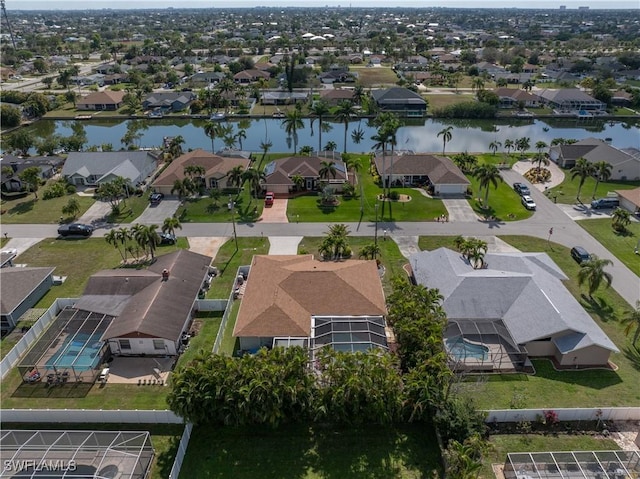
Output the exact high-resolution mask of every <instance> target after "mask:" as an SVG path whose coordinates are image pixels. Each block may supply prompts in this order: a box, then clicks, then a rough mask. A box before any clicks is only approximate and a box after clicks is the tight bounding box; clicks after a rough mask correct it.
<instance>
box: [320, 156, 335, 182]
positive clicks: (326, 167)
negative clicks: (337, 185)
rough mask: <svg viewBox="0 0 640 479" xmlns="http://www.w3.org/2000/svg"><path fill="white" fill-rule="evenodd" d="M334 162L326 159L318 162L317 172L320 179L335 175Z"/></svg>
mask: <svg viewBox="0 0 640 479" xmlns="http://www.w3.org/2000/svg"><path fill="white" fill-rule="evenodd" d="M336 173H337V170H336V162H335V161H327V160H322V161H321V162H320V170H318V174H319V175H320V179H323V180H327V179H328V178H329V175H331V176H332V177H333V178H335V177H336Z"/></svg>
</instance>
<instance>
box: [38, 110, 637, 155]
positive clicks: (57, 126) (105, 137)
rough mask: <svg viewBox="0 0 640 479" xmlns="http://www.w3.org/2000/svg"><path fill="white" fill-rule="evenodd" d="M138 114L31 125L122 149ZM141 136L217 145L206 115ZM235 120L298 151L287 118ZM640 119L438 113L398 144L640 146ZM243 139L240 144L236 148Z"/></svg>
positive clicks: (325, 138)
mask: <svg viewBox="0 0 640 479" xmlns="http://www.w3.org/2000/svg"><path fill="white" fill-rule="evenodd" d="M131 121H132V120H119V121H118V120H116V121H111V120H90V121H83V120H69V121H61V120H55V121H53V120H41V121H38V122H36V123H35V124H33V125H31V126H30V127H28V128H29V130H30V131H31V132H32V133H33V134H34V136H36V137H39V138H42V137H46V136H48V135H52V134H56V135H61V136H70V135H72V133H73V130H72V127H74V128H75V129H76V130H77V129H78V128H82V129H83V130H84V132H85V134H86V136H87V144H86V145H85V147H88V146H91V145H98V146H99V145H101V144H105V143H111V144H112V145H113V148H114V149H116V150H118V149H120V148H123V147H124V144H123V143H122V142H121V140H122V138H123V137H124V136H125V134H126V133H127V128H128V126H130V125H131ZM134 121H135V123H134V125H136V126H137V127H139V130H138V133H139V134H140V137H139V140H137V141H136V144H137V145H138V146H139V147H143V148H144V147H160V146H161V145H162V141H163V138H164V137H172V136H178V135H181V136H182V137H183V138H184V140H185V143H184V145H183V149H184V150H185V151H186V150H188V149H196V148H203V149H205V150H209V151H210V150H211V139H210V138H209V137H207V136H206V135H205V133H204V128H203V127H204V124H205V121H204V120H192V119H161V120H146V119H145V120H134ZM227 123H228V124H230V125H232V126H233V128H234V132H236V133H237V132H238V131H239V130H240V129H244V130H245V134H246V138H245V139H243V141H242V149H244V150H248V151H261V148H260V144H261V143H262V142H264V141H265V140H268V141H270V142H271V143H272V144H273V146H272V147H271V149H270V151H271V152H286V151H293V141H292V139H291V138H288V135H287V133H286V132H285V130H284V127H283V126H282V120H280V119H275V118H268V119H242V120H241V121H238V120H234V121H229V122H226V121H222V122H221V124H223V125H224V124H227ZM303 123H304V127H303V128H301V129H298V131H297V135H298V141H297V147H298V150H299V149H300V148H301V147H302V146H305V145H308V146H311V147H313V148H314V149H317V148H318V140H319V136H318V134H319V123H318V120H317V119H316V120H315V121H314V122H312V121H311V120H310V119H304V120H303ZM324 123H325V126H326V125H329V127H330V131H325V132H323V133H322V146H324V145H326V144H327V142H329V141H332V142H334V143H335V144H336V145H337V150H338V151H342V150H343V145H344V132H345V127H344V124H342V123H335V122H329V121H326V120H325V121H324ZM639 125H640V122H638V120H635V121H630V122H620V121H611V122H609V121H602V120H598V121H596V120H575V119H571V120H546V119H545V120H533V119H527V120H508V121H506V120H491V121H488V120H436V119H419V120H416V119H406V120H403V126H402V127H401V128H400V129H399V130H398V132H397V145H396V149H409V150H413V151H416V152H438V151H440V152H441V151H442V147H443V143H442V137H438V132H440V131H441V130H442V129H444V128H446V127H448V126H452V127H453V129H452V130H451V140H450V141H449V142H448V143H447V147H446V151H468V152H482V151H489V144H490V143H491V142H494V141H498V142H500V143H502V144H504V142H505V140H507V139H511V140H514V141H515V140H517V139H518V138H522V137H528V138H529V139H530V145H531V146H530V150H531V151H534V150H535V144H536V142H538V141H544V142H546V143H547V144H549V143H551V141H552V140H553V139H554V138H567V139H569V138H573V139H576V140H581V139H584V138H589V137H594V138H599V139H602V140H607V141H610V142H611V144H612V145H613V146H615V147H617V148H628V147H634V148H640V126H639ZM354 130H361V131H362V140H361V141H360V143H359V144H358V143H356V142H355V141H354V139H353V138H352V132H353V131H354ZM375 133H376V128H375V127H374V126H373V125H371V123H370V120H367V119H363V120H359V121H353V122H350V123H349V126H348V128H347V151H353V152H363V151H370V150H371V149H372V147H373V145H374V144H375V142H374V141H373V140H371V137H372V136H373V135H375ZM214 146H215V149H216V150H219V149H222V148H224V143H223V141H222V139H220V138H216V139H215V144H214ZM239 147H240V145H239V144H236V148H239Z"/></svg>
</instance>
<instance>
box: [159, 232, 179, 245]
mask: <svg viewBox="0 0 640 479" xmlns="http://www.w3.org/2000/svg"><path fill="white" fill-rule="evenodd" d="M158 236H159V237H160V244H162V245H165V244H176V236H175V235H172V234H169V233H160V234H158Z"/></svg>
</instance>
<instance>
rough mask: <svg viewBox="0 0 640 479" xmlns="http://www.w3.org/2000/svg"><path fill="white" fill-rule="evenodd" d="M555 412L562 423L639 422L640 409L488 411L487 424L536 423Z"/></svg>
mask: <svg viewBox="0 0 640 479" xmlns="http://www.w3.org/2000/svg"><path fill="white" fill-rule="evenodd" d="M550 410H553V411H554V412H555V413H556V414H557V415H558V419H559V420H560V421H596V420H597V419H601V420H602V421H637V420H640V407H601V408H546V409H497V410H493V411H487V419H486V422H520V421H536V420H538V419H540V418H541V417H544V413H545V411H550Z"/></svg>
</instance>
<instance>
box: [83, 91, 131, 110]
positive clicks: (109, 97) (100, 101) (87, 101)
mask: <svg viewBox="0 0 640 479" xmlns="http://www.w3.org/2000/svg"><path fill="white" fill-rule="evenodd" d="M125 95H126V92H124V91H111V90H105V91H97V92H94V93H89V94H88V95H87V96H85V97H84V98H81V99H80V100H78V102H77V103H76V108H77V109H78V110H96V111H115V110H117V109H118V108H120V107H121V106H122V104H123V103H124V96H125Z"/></svg>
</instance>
